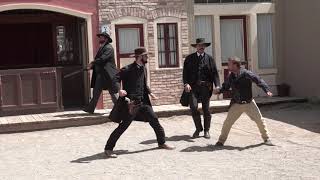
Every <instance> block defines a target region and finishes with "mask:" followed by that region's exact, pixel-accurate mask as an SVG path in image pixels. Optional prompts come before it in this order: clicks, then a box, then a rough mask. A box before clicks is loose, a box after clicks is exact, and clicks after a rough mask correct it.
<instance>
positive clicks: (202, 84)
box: [196, 81, 211, 86]
mask: <svg viewBox="0 0 320 180" xmlns="http://www.w3.org/2000/svg"><path fill="white" fill-rule="evenodd" d="M196 84H197V85H199V86H211V83H210V82H208V81H197V83H196Z"/></svg>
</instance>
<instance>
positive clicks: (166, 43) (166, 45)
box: [156, 23, 180, 68]
mask: <svg viewBox="0 0 320 180" xmlns="http://www.w3.org/2000/svg"><path fill="white" fill-rule="evenodd" d="M159 25H164V37H163V39H164V48H165V51H160V50H159V48H160V47H159V46H158V47H157V48H158V49H157V52H158V53H157V56H158V66H159V68H177V67H179V65H180V63H179V37H178V23H156V28H157V32H158V31H159V29H158V26H159ZM169 25H174V28H175V37H174V38H175V42H176V43H175V45H176V48H175V49H176V50H175V51H170V37H169ZM156 37H157V38H156V39H157V43H158V41H159V37H158V34H156ZM161 52H162V53H163V52H164V53H165V65H160V63H159V62H160V56H159V53H161ZM171 52H175V53H176V63H175V64H173V65H172V64H170V53H171Z"/></svg>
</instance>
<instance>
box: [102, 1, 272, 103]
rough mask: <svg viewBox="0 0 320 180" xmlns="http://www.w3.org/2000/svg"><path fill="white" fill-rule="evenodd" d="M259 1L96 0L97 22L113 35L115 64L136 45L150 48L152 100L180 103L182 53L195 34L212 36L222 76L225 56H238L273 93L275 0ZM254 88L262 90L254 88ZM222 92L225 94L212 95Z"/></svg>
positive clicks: (123, 60)
mask: <svg viewBox="0 0 320 180" xmlns="http://www.w3.org/2000/svg"><path fill="white" fill-rule="evenodd" d="M260 1H261V0H251V1H250V2H244V1H242V2H241V3H237V2H234V1H232V0H231V1H230V0H229V1H223V0H222V1H208V0H190V1H189V0H188V1H186V0H153V1H145V0H134V1H125V0H100V1H99V14H100V16H99V17H100V18H99V19H100V27H101V29H107V30H108V31H109V32H110V33H111V35H112V37H113V39H115V41H114V47H115V49H116V52H117V60H118V62H117V64H118V67H122V66H123V65H126V64H128V63H130V62H132V61H133V59H130V58H128V56H127V55H128V54H129V52H130V53H132V52H133V49H134V47H136V46H138V45H144V46H146V47H147V48H148V49H149V51H150V52H151V55H150V63H149V66H148V69H149V79H150V87H151V89H152V90H153V92H154V93H155V94H156V95H157V96H158V97H159V98H160V100H157V101H154V104H155V105H162V104H172V103H179V98H180V95H181V92H182V90H183V85H182V68H183V62H184V58H185V57H186V56H187V55H188V54H189V53H192V52H194V51H195V49H193V48H191V47H190V43H192V42H194V41H195V39H196V38H199V37H202V38H206V40H207V41H209V42H212V45H211V46H210V47H208V48H207V50H206V51H207V53H209V54H212V55H213V57H214V58H215V60H216V63H217V65H218V70H219V74H220V77H221V81H222V82H223V81H224V79H225V78H226V77H227V75H228V73H229V72H228V71H227V59H228V57H230V56H239V57H240V58H241V59H242V60H243V65H244V67H246V68H248V69H250V70H252V71H254V72H256V73H257V74H259V75H260V76H262V78H264V79H265V80H266V81H267V82H268V84H270V86H271V88H272V90H273V92H275V94H276V85H277V77H278V66H277V64H276V55H275V53H276V52H275V48H274V47H275V37H276V33H275V31H274V28H275V26H274V22H275V20H274V13H275V3H273V2H268V0H264V1H263V2H260ZM166 34H167V35H166ZM132 37H134V38H135V40H133V39H132ZM129 46H131V47H129ZM254 94H255V96H264V93H263V92H262V91H261V90H260V89H258V88H254ZM104 97H105V98H104V104H106V105H108V104H110V98H109V97H108V95H107V94H105V96H104ZM222 98H228V95H227V94H225V95H223V96H222V95H221V96H219V97H217V96H213V97H212V99H222Z"/></svg>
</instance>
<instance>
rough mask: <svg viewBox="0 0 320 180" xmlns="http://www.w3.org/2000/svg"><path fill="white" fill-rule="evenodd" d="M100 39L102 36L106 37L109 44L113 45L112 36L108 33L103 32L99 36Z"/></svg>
mask: <svg viewBox="0 0 320 180" xmlns="http://www.w3.org/2000/svg"><path fill="white" fill-rule="evenodd" d="M97 36H98V37H100V36H104V37H106V38H107V39H108V40H109V43H112V38H111V37H110V35H109V34H108V33H107V32H101V33H99V34H97Z"/></svg>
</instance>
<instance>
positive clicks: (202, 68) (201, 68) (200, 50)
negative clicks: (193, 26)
mask: <svg viewBox="0 0 320 180" xmlns="http://www.w3.org/2000/svg"><path fill="white" fill-rule="evenodd" d="M210 44H211V43H206V42H205V39H203V38H199V39H197V40H196V44H191V46H193V47H195V48H196V49H197V52H195V53H192V54H190V55H189V56H187V57H186V60H185V62H184V67H183V83H184V87H185V92H188V93H189V92H190V93H189V104H190V109H191V112H192V118H193V121H194V124H195V126H196V131H195V132H194V133H193V137H194V138H197V137H199V134H200V132H201V131H203V130H204V137H205V138H207V139H209V138H210V133H209V130H210V125H211V113H210V111H209V106H210V98H211V96H212V90H213V84H214V85H215V87H219V86H220V79H219V74H218V70H217V67H216V63H215V61H214V59H213V58H212V57H211V56H210V55H209V54H207V53H205V52H204V50H205V48H206V47H208V46H210ZM199 102H202V110H203V114H204V115H203V116H204V127H203V126H202V124H201V116H200V111H199V110H198V103H199Z"/></svg>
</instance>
